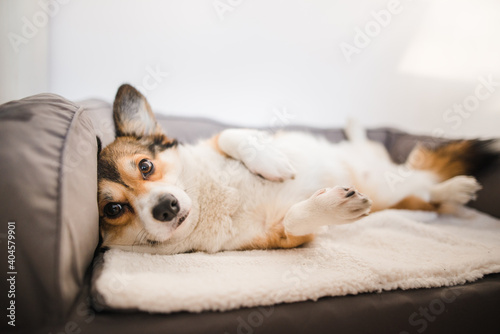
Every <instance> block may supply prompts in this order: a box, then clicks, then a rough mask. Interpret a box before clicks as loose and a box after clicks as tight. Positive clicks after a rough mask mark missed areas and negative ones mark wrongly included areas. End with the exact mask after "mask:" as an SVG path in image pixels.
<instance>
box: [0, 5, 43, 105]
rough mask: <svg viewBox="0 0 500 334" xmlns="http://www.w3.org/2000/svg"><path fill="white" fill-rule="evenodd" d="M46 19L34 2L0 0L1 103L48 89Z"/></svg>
mask: <svg viewBox="0 0 500 334" xmlns="http://www.w3.org/2000/svg"><path fill="white" fill-rule="evenodd" d="M49 19H50V17H49V15H47V14H46V13H45V12H44V11H43V10H41V7H40V6H39V4H38V3H37V2H36V1H26V0H0V36H1V39H0V103H4V102H7V101H10V100H14V99H20V98H23V97H25V96H29V95H33V94H37V93H40V92H44V91H47V90H48V89H49V87H48V85H49V73H48V70H49V68H48V53H49V50H48V47H49V39H48V38H49V32H48V30H49V29H48V25H49Z"/></svg>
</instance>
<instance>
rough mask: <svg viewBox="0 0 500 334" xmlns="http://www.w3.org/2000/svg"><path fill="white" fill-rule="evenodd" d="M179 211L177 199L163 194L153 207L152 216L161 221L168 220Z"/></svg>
mask: <svg viewBox="0 0 500 334" xmlns="http://www.w3.org/2000/svg"><path fill="white" fill-rule="evenodd" d="M177 213H179V201H178V200H177V198H175V197H174V196H172V195H164V196H162V197H161V199H160V202H159V203H158V204H156V206H155V207H154V208H153V217H154V219H156V220H159V221H162V222H168V221H170V220H172V219H174V218H175V216H177Z"/></svg>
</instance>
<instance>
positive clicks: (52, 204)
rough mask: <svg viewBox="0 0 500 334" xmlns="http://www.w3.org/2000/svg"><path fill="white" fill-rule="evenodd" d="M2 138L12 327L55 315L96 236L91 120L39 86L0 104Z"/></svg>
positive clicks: (1, 196)
mask: <svg viewBox="0 0 500 334" xmlns="http://www.w3.org/2000/svg"><path fill="white" fill-rule="evenodd" d="M0 142H1V145H0V175H1V178H0V189H1V192H0V203H1V204H0V205H1V209H0V222H1V224H0V226H1V230H0V233H7V222H15V240H14V241H15V256H16V258H15V265H14V267H13V268H9V270H4V273H5V272H7V271H9V272H17V274H13V275H14V276H15V283H16V284H15V287H16V288H15V289H16V293H15V299H14V298H12V299H14V300H15V306H16V329H20V328H26V327H28V326H30V327H40V326H42V325H47V324H51V323H58V322H60V321H61V320H63V319H65V317H66V315H67V313H68V312H69V311H70V309H71V306H72V304H73V303H74V301H75V298H76V297H77V294H78V293H79V292H80V290H81V287H82V285H83V283H84V277H85V271H86V269H87V268H88V266H89V264H90V262H91V260H92V257H93V253H94V250H95V248H96V246H97V243H98V211H97V203H96V193H97V176H96V166H97V142H96V134H95V131H94V126H93V123H92V121H91V119H90V118H89V116H87V115H86V114H85V110H84V109H83V108H82V107H80V106H78V105H76V104H74V103H72V102H69V101H67V100H65V99H63V98H61V97H59V96H57V95H53V94H41V95H36V96H32V97H28V98H25V99H22V100H19V101H12V102H9V103H6V104H3V105H1V106H0ZM2 248H5V249H6V248H7V247H6V246H5V247H2ZM2 258H3V259H4V261H6V258H7V256H4V257H2ZM2 282H3V283H2V284H5V282H6V280H2ZM2 291H3V292H6V291H7V287H5V288H2ZM9 302H10V301H9ZM4 324H6V321H2V326H3V325H4Z"/></svg>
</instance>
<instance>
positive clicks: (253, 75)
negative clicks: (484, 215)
mask: <svg viewBox="0 0 500 334" xmlns="http://www.w3.org/2000/svg"><path fill="white" fill-rule="evenodd" d="M0 1H3V0H0ZM66 1H68V0H66ZM394 1H397V0H357V1H349V2H347V1H329V0H267V1H266V0H190V1H180V0H179V1H166V0H146V1H139V0H128V1H125V0H100V1H83V0H70V1H69V2H68V3H66V4H61V5H60V10H59V11H58V12H57V14H56V15H54V16H53V17H52V19H51V25H50V29H49V34H50V49H49V50H50V63H49V74H50V75H49V90H50V91H52V92H55V93H58V94H61V95H63V96H65V97H67V98H69V99H83V98H88V97H99V98H103V99H106V100H108V101H111V100H112V98H113V96H114V94H115V91H116V89H117V87H118V86H119V85H120V84H121V83H123V82H130V83H132V84H135V85H139V86H142V90H143V91H144V93H145V94H146V95H147V97H148V98H149V100H150V102H151V104H152V106H153V108H154V109H155V110H156V111H161V112H165V113H169V114H175V115H186V116H205V117H209V118H215V119H218V120H221V121H224V122H230V123H238V124H243V125H280V124H282V123H283V122H284V123H287V122H291V123H298V124H308V125H314V126H321V127H329V126H341V125H343V124H344V121H345V119H346V118H347V117H349V116H353V117H356V118H358V119H360V120H361V121H362V122H363V123H364V124H366V125H367V126H381V125H391V126H397V127H400V128H403V129H406V130H409V131H412V132H419V133H434V134H443V135H445V136H448V137H457V136H500V131H499V130H498V129H499V125H500V85H498V84H499V83H500V35H499V32H500V2H499V1H497V0H468V1H466V0H449V1H447V0H434V1H433V0H429V1H425V0H420V1H410V0H400V2H399V4H397V2H394ZM395 4H396V5H395ZM388 9H392V11H393V14H391V15H390V22H388V24H386V23H384V25H385V26H382V25H381V24H379V23H377V21H376V19H375V17H374V15H373V13H372V12H376V13H380V14H379V16H381V18H380V17H379V20H382V19H385V21H388V20H389V19H388V18H387V13H389V12H388V11H387V10H388ZM381 10H385V12H380V11H381ZM381 13H385V15H384V14H381ZM366 28H368V29H373V30H370V31H369V33H370V32H371V34H372V36H373V37H368V39H366V38H365V39H364V40H363V38H362V37H360V34H359V33H357V31H358V30H357V29H360V30H364V29H366ZM356 38H357V39H356ZM355 42H357V44H355ZM363 43H365V44H367V45H366V46H365V45H362V44H363ZM347 44H350V45H351V46H353V47H355V46H356V45H358V47H357V50H356V52H357V53H353V54H352V55H351V57H350V61H348V59H347V57H345V55H344V54H343V52H342V50H341V47H344V49H345V48H348V46H346V45H347ZM351 50H353V49H352V48H351ZM151 72H157V74H156V79H155V75H151ZM479 78H483V80H490V81H491V80H492V81H493V86H491V87H483V86H482V85H483V84H482V83H481V82H482V81H481V79H479ZM488 78H489V79H488ZM488 89H490V91H488ZM476 94H477V96H476ZM464 103H465V104H466V105H467V108H468V109H469V110H467V109H466V108H462V109H460V105H463V104H464ZM454 105H456V106H458V107H457V108H456V109H452V108H453V106H454ZM277 114H279V115H283V114H284V115H285V117H283V116H281V118H280V116H277ZM286 115H290V116H286ZM271 123H272V124H271Z"/></svg>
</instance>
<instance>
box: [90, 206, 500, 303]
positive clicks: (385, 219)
mask: <svg viewBox="0 0 500 334" xmlns="http://www.w3.org/2000/svg"><path fill="white" fill-rule="evenodd" d="M496 272H500V220H498V219H495V218H492V217H490V216H487V215H485V214H482V213H479V212H477V211H474V210H472V209H464V211H463V212H461V214H460V217H455V216H447V215H437V214H434V213H429V212H410V211H396V210H393V211H382V212H378V213H374V214H372V215H370V216H368V217H365V218H363V219H361V220H359V221H357V222H356V223H353V224H349V225H342V226H333V227H330V228H329V230H328V231H327V232H325V233H324V234H321V235H319V236H318V237H317V238H316V239H315V241H313V242H311V243H309V244H308V245H306V246H304V247H300V248H296V249H290V250H254V251H241V252H238V251H228V252H221V253H217V254H206V253H189V254H178V255H152V254H140V253H133V252H125V251H120V250H110V251H108V252H106V253H105V254H104V264H103V267H102V270H101V272H100V274H99V276H98V277H97V278H95V279H94V283H93V284H94V291H95V292H96V293H97V294H98V295H99V299H100V300H101V303H104V304H105V305H106V306H107V307H108V308H114V309H139V310H144V311H150V312H175V311H191V312H201V311H204V310H220V311H223V310H229V309H234V308H239V307H253V306H265V305H272V304H277V303H283V302H297V301H304V300H316V299H318V298H320V297H324V296H341V295H347V294H358V293H363V292H381V291H386V290H393V289H415V288H431V287H439V286H450V285H456V284H463V283H466V282H471V281H474V280H476V279H478V278H481V277H482V276H483V275H485V274H490V273H496Z"/></svg>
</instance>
